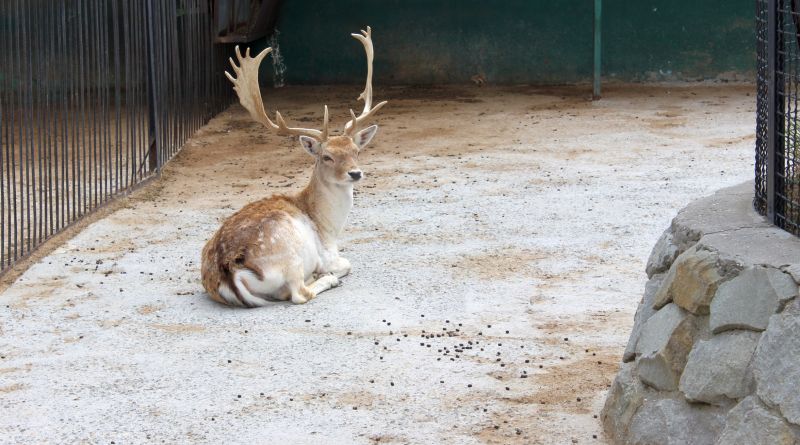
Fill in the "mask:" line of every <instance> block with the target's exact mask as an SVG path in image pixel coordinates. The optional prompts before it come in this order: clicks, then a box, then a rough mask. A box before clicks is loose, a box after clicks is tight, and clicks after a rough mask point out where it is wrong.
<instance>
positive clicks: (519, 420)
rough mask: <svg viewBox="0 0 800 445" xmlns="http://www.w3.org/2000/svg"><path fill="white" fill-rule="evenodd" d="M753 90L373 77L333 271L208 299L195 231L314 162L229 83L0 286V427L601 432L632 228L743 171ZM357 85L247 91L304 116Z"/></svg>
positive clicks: (351, 433)
mask: <svg viewBox="0 0 800 445" xmlns="http://www.w3.org/2000/svg"><path fill="white" fill-rule="evenodd" d="M753 89H754V88H753V87H752V86H713V85H711V86H709V85H693V86H658V87H645V86H623V85H620V86H615V87H611V88H608V89H607V91H606V92H605V94H606V95H605V98H604V99H603V100H601V101H599V102H590V101H588V100H587V97H588V93H587V90H586V88H577V87H570V88H530V87H514V88H484V89H478V88H457V87H451V88H395V89H382V90H381V91H379V92H378V93H377V94H376V99H383V98H388V99H389V100H390V103H389V105H388V106H387V107H386V108H385V109H384V111H382V112H381V114H380V117H379V119H378V123H379V124H381V130H380V132H379V134H378V136H377V137H376V142H375V143H374V145H373V146H371V147H370V148H369V149H367V150H366V151H365V152H364V153H363V154H362V157H361V162H362V167H363V169H364V171H365V172H366V174H367V179H366V181H365V182H363V183H362V184H361V186H360V187H359V189H358V192H357V196H356V204H355V208H354V210H353V212H352V214H351V217H350V222H349V224H348V226H347V228H346V231H345V234H344V239H343V241H342V243H341V244H342V246H343V250H344V252H343V254H344V256H346V257H347V258H349V259H350V261H351V262H352V264H353V272H352V274H351V275H350V276H348V277H346V278H345V279H344V280H343V285H342V286H341V287H339V288H336V289H333V290H331V291H329V292H326V293H323V294H321V295H320V296H319V297H318V298H317V299H316V300H313V301H312V302H310V303H309V304H306V305H302V306H294V305H290V304H275V305H273V306H269V307H266V308H261V309H253V310H244V309H231V308H227V307H224V306H220V305H218V304H215V303H213V302H211V301H210V300H209V299H208V298H206V295H205V293H204V291H203V290H202V288H201V286H200V280H199V255H200V249H201V247H202V246H203V243H204V242H205V241H206V240H207V239H208V238H209V237H210V236H211V235H212V233H213V232H214V231H215V230H216V229H217V227H218V225H219V223H220V221H221V220H222V219H223V218H225V217H226V216H228V215H230V214H231V213H233V212H234V211H235V210H236V209H238V208H239V207H241V206H242V205H243V204H245V203H246V202H249V201H252V200H255V199H258V198H260V197H263V196H266V195H268V194H270V193H273V192H286V191H292V190H297V189H298V188H300V187H301V186H302V185H303V184H304V182H305V181H306V179H307V177H308V175H309V173H310V167H311V161H310V158H308V157H307V155H305V153H303V151H302V149H301V148H300V147H299V145H298V144H297V142H296V141H291V140H288V139H286V138H283V137H276V136H273V135H271V134H269V133H268V132H267V131H266V130H265V129H263V128H261V127H260V126H259V125H258V124H255V123H253V122H252V121H251V120H250V118H249V117H248V115H247V114H246V113H245V112H244V111H243V110H242V109H241V108H240V107H239V106H234V107H231V108H230V109H229V110H228V111H226V112H224V113H222V114H221V115H220V116H218V117H217V118H215V119H214V120H213V121H212V122H211V123H210V124H209V125H207V126H206V127H204V128H203V129H202V130H201V131H200V132H199V133H198V134H197V135H196V137H195V138H193V139H192V140H191V141H189V143H188V144H187V146H186V148H185V149H184V150H183V151H182V152H181V154H180V155H179V156H178V157H177V159H176V160H174V161H173V162H171V163H170V164H169V165H168V168H167V170H166V171H165V173H164V175H163V177H162V178H161V179H159V180H158V181H155V182H154V183H152V184H150V185H149V186H148V187H146V188H144V189H143V190H141V191H139V192H137V193H136V194H134V196H133V197H131V198H129V199H127V200H126V202H125V203H124V204H125V205H124V206H123V208H121V209H120V210H118V211H116V212H114V213H113V214H111V215H110V216H108V217H106V218H104V219H102V220H100V221H98V222H96V223H93V224H91V225H90V226H88V227H87V228H85V229H84V230H83V231H82V232H81V233H80V234H79V235H77V236H76V237H75V238H73V239H71V240H70V241H68V242H67V243H65V244H64V245H63V246H61V247H59V248H58V249H56V250H55V251H54V252H53V253H52V254H50V255H49V256H47V257H45V258H44V259H43V260H42V261H40V262H38V263H37V264H35V265H33V266H32V267H31V268H30V269H29V270H28V271H27V272H26V273H25V274H24V275H23V276H22V277H21V278H20V279H19V280H18V281H17V282H16V283H15V284H13V285H12V286H11V287H10V288H8V289H7V290H6V291H5V292H4V293H3V294H2V295H0V304H2V308H3V309H2V310H0V335H1V337H0V442H2V443H105V444H108V443H116V444H121V443H150V442H153V443H223V442H235V443H275V444H371V443H392V444H394V443H397V444H400V443H409V444H440V443H441V444H479V443H489V444H564V443H566V444H571V443H589V444H591V443H604V438H603V435H602V432H601V428H600V425H599V421H598V420H597V419H596V418H595V416H596V415H597V414H598V413H599V411H600V408H601V406H602V403H603V399H604V395H605V393H606V390H607V388H608V385H609V384H610V382H611V381H612V379H613V376H614V374H615V371H616V369H617V365H618V362H619V360H620V357H621V354H622V351H623V349H624V346H625V342H626V340H627V336H628V331H629V329H630V327H631V325H632V319H633V312H634V310H635V308H636V304H637V302H638V301H639V299H640V296H641V293H642V290H643V288H644V283H645V279H646V277H645V274H644V264H645V261H646V258H647V255H648V253H649V250H650V248H651V247H652V245H653V244H654V243H655V241H656V239H657V238H658V236H659V235H660V233H661V232H662V231H663V230H664V228H665V227H666V226H667V225H668V224H669V221H670V219H671V218H672V217H673V216H674V215H675V213H676V211H677V210H678V209H680V208H681V207H683V206H684V205H686V204H687V203H688V202H690V201H691V200H693V199H695V198H697V197H699V196H702V195H705V194H709V193H711V192H713V191H714V190H715V189H717V188H720V187H723V186H728V185H732V184H737V183H739V182H742V181H744V180H746V179H748V178H751V177H752V174H753V173H752V170H753V168H752V163H753V161H752V158H753V139H754V138H753V133H754V126H755V124H754V113H753V112H754V101H755V96H754V95H753ZM358 92H359V91H358V88H357V87H347V88H346V87H341V88H340V87H337V88H285V89H281V90H278V91H272V90H270V91H267V92H265V97H266V102H267V104H268V105H269V106H270V107H275V106H277V107H278V108H279V109H281V110H282V111H284V112H285V114H286V115H288V117H289V119H290V120H291V122H302V123H303V124H307V125H309V126H313V125H317V124H318V123H319V122H320V121H321V110H322V104H323V103H327V104H328V105H329V106H331V109H332V110H333V112H334V114H333V117H334V118H338V119H337V120H336V122H338V123H343V121H344V119H345V117H346V113H345V111H346V110H347V108H348V107H352V106H354V100H353V99H354V98H355V96H356V95H357V93H358Z"/></svg>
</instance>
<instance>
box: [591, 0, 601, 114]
mask: <svg viewBox="0 0 800 445" xmlns="http://www.w3.org/2000/svg"><path fill="white" fill-rule="evenodd" d="M602 31H603V0H594V83H593V88H592V99H594V100H597V99H600V76H601V74H602V69H601V68H602V63H601V62H602V55H603V46H602V40H601V38H602Z"/></svg>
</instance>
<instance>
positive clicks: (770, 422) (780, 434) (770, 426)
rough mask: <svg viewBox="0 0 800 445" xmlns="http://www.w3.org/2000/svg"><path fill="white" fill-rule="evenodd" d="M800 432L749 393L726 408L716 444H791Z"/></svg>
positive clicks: (795, 441) (797, 439)
mask: <svg viewBox="0 0 800 445" xmlns="http://www.w3.org/2000/svg"><path fill="white" fill-rule="evenodd" d="M798 442H800V435H798V434H797V430H796V429H795V428H792V427H791V426H790V425H789V424H788V423H786V421H785V420H784V419H783V418H782V417H781V416H779V415H777V414H775V413H774V412H772V411H771V410H769V409H768V408H767V407H765V406H764V405H763V404H762V403H761V402H760V401H759V400H758V397H755V396H749V397H747V398H745V399H744V400H742V401H741V402H739V404H738V405H736V406H735V407H734V408H733V409H732V410H730V411H729V412H728V417H727V418H726V419H725V429H723V430H722V434H720V436H719V439H718V440H717V443H716V445H794V444H796V443H798Z"/></svg>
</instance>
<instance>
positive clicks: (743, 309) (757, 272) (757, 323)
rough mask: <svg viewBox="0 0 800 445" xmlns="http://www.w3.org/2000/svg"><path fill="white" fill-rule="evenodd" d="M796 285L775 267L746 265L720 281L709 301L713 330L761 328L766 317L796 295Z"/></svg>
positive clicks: (762, 328)
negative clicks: (730, 278)
mask: <svg viewBox="0 0 800 445" xmlns="http://www.w3.org/2000/svg"><path fill="white" fill-rule="evenodd" d="M797 291H798V288H797V284H796V283H795V282H794V280H793V279H792V277H791V276H790V275H788V274H786V273H783V272H781V271H780V270H778V269H772V268H766V267H760V266H755V267H749V268H747V269H745V270H744V271H742V273H741V274H739V276H737V277H736V278H734V279H732V280H730V281H727V282H725V283H722V284H721V285H720V286H719V289H717V293H716V295H715V296H714V299H713V301H712V302H711V309H710V310H711V317H710V320H709V324H710V326H711V331H712V332H713V333H715V334H716V333H719V332H722V331H726V330H729V329H751V330H754V331H763V330H764V329H766V328H767V323H768V322H769V317H771V316H772V315H773V314H775V313H776V312H778V311H779V310H781V309H783V306H784V305H785V304H786V302H788V301H789V300H791V299H792V298H794V297H796V296H797Z"/></svg>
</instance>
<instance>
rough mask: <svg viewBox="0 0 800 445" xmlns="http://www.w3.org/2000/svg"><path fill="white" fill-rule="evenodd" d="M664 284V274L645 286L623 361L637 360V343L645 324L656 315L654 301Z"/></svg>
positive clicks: (655, 277) (652, 279)
mask: <svg viewBox="0 0 800 445" xmlns="http://www.w3.org/2000/svg"><path fill="white" fill-rule="evenodd" d="M663 282H664V274H658V275H654V276H653V277H652V278H650V280H649V281H648V282H647V284H646V285H645V286H644V296H643V297H642V301H641V302H639V306H638V307H637V308H636V315H634V317H633V330H631V336H630V337H629V338H628V345H627V346H626V347H625V352H624V353H623V354H622V361H623V362H626V363H627V362H629V361H632V360H633V359H635V358H636V342H637V341H639V335H640V334H641V332H642V327H643V326H644V324H645V322H646V321H647V320H649V319H650V317H652V316H653V314H655V313H656V309H655V307H653V301H654V298H655V295H656V292H658V289H659V288H660V287H661V283H663Z"/></svg>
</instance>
